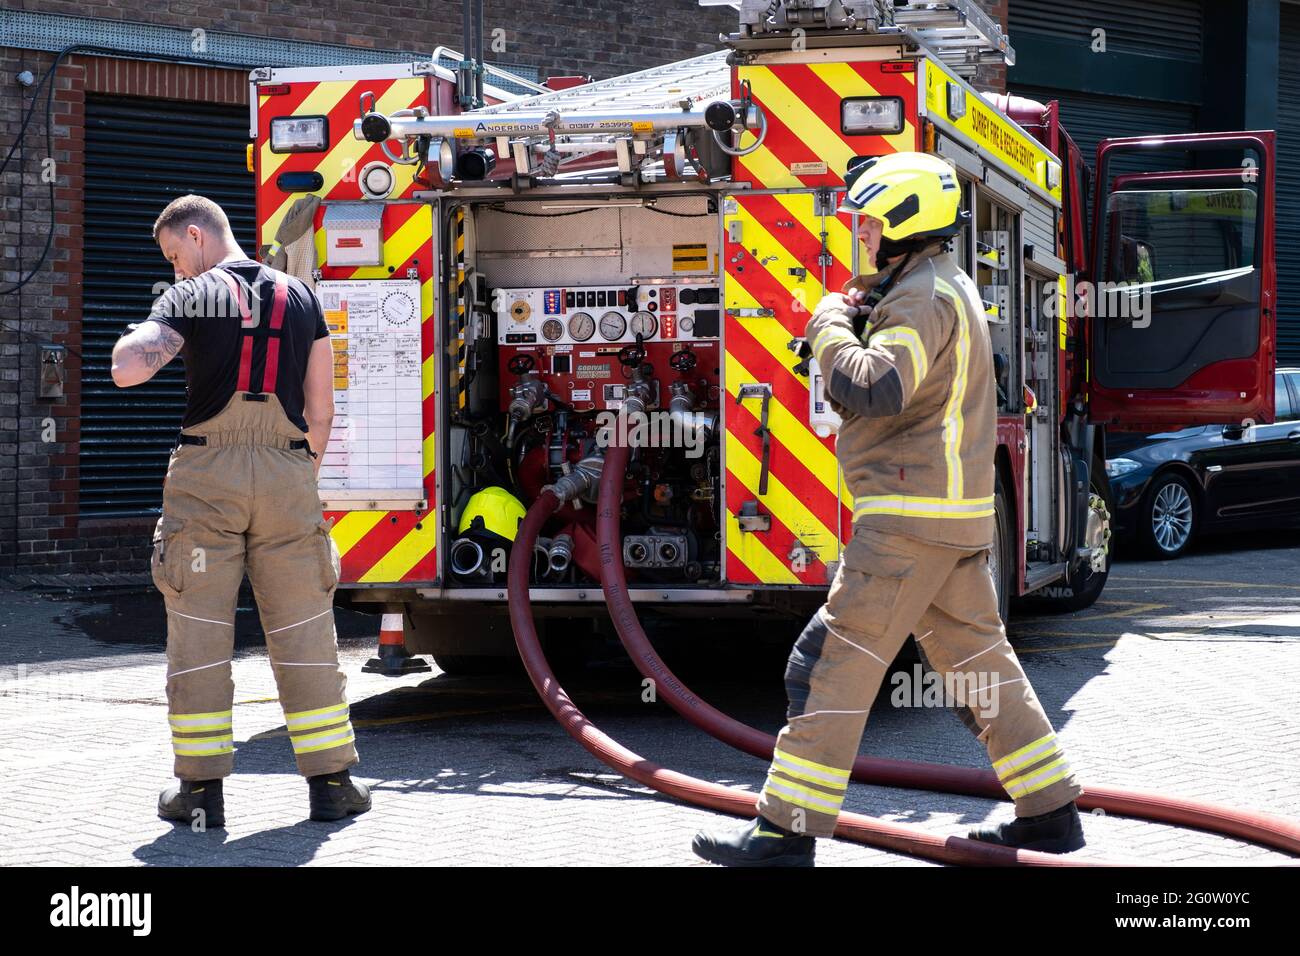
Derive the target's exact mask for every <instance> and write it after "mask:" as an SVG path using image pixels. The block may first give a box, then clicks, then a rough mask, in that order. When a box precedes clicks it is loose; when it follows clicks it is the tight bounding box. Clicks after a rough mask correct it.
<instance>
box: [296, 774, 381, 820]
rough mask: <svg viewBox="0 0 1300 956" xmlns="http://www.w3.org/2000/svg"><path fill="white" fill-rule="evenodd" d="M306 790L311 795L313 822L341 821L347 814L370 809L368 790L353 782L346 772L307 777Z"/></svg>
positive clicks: (362, 784) (361, 784) (363, 785)
mask: <svg viewBox="0 0 1300 956" xmlns="http://www.w3.org/2000/svg"><path fill="white" fill-rule="evenodd" d="M307 789H308V792H309V793H310V794H311V818H312V819H313V820H321V821H328V820H342V819H343V818H344V817H346V816H348V815H349V814H357V813H365V812H366V811H367V810H369V809H370V790H369V788H368V787H367V786H366V785H365V784H364V783H357V782H356V781H354V780H353V779H352V778H351V777H350V776H349V775H348V772H347V771H346V770H340V771H338V772H337V773H323V774H321V775H320V776H317V777H308V778H307Z"/></svg>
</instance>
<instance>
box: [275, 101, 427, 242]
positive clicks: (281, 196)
mask: <svg viewBox="0 0 1300 956" xmlns="http://www.w3.org/2000/svg"><path fill="white" fill-rule="evenodd" d="M432 82H435V81H432V80H429V79H427V78H423V77H411V78H406V79H382V80H361V81H355V82H354V81H352V80H325V81H322V82H297V83H288V84H280V86H287V87H288V92H287V93H279V94H275V95H271V96H267V95H263V96H261V97H259V99H258V106H257V126H258V130H257V149H256V155H257V176H258V186H257V222H258V242H259V244H265V243H269V242H271V241H272V240H273V239H274V238H275V231H276V229H278V228H279V226H280V221H281V220H282V219H283V218H284V216H285V214H286V213H287V212H288V211H289V207H290V206H292V205H293V203H294V201H295V200H297V199H298V198H300V197H301V196H304V195H308V194H307V193H284V192H281V191H280V189H279V188H278V187H277V186H276V184H275V180H276V177H277V176H279V175H280V173H284V172H318V173H320V174H321V178H322V179H324V181H325V182H324V185H323V187H322V188H321V189H319V190H317V191H316V192H315V193H314V195H318V196H320V197H322V198H323V199H335V200H344V199H361V198H362V194H361V186H360V184H359V182H358V175H359V174H360V172H361V168H362V167H363V166H365V165H366V164H367V163H369V162H372V161H374V160H383V161H384V162H386V163H389V162H390V161H389V160H388V159H387V157H385V156H384V153H383V150H382V149H381V148H380V147H379V144H377V143H367V142H365V141H364V140H359V139H357V138H356V137H354V136H353V135H352V121H353V120H355V119H357V118H358V117H359V116H360V115H361V114H360V97H361V94H362V93H367V92H369V93H374V94H375V105H376V109H378V110H379V111H380V112H382V113H391V112H393V111H395V110H399V109H409V108H411V107H414V106H425V107H428V106H430V97H431V92H430V83H432ZM280 116H324V117H326V118H327V122H328V126H329V148H328V150H327V151H326V152H323V153H273V152H271V120H272V119H275V118H276V117H280ZM390 165H391V168H392V170H393V177H394V183H393V192H392V194H391V196H390V198H391V199H401V198H404V197H408V196H410V194H411V193H412V192H413V191H414V190H416V189H418V188H420V187H419V186H418V184H416V183H415V182H414V175H415V167H414V166H401V165H395V164H391V163H390Z"/></svg>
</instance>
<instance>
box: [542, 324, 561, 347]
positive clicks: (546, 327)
mask: <svg viewBox="0 0 1300 956" xmlns="http://www.w3.org/2000/svg"><path fill="white" fill-rule="evenodd" d="M563 334H564V323H563V322H561V321H560V320H559V319H547V320H546V321H545V322H543V323H542V338H544V339H546V341H548V342H554V341H555V340H556V339H558V338H559V337H560V336H562V335H563Z"/></svg>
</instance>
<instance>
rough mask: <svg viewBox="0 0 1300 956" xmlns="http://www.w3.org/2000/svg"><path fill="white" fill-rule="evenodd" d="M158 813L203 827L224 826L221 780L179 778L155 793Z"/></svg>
mask: <svg viewBox="0 0 1300 956" xmlns="http://www.w3.org/2000/svg"><path fill="white" fill-rule="evenodd" d="M199 810H201V811H203V812H202V813H197V814H196V812H195V811H199ZM158 816H160V817H162V818H163V819H164V820H175V821H176V822H177V823H187V824H190V825H193V824H194V823H196V822H198V823H201V825H202V827H203V828H207V827H224V826H225V825H226V799H225V795H224V794H223V793H222V789H221V781H220V780H182V781H180V782H179V783H177V784H173V785H172V786H170V787H168V788H167V789H166V790H164V791H163V792H162V793H160V794H159V795H158Z"/></svg>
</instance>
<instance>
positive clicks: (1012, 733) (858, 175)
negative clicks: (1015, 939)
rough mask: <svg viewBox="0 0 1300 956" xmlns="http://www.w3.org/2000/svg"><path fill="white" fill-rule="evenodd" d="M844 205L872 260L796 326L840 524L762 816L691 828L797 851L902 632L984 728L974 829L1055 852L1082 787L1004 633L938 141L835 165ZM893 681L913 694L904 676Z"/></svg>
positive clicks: (758, 857)
mask: <svg viewBox="0 0 1300 956" xmlns="http://www.w3.org/2000/svg"><path fill="white" fill-rule="evenodd" d="M845 180H846V185H847V187H848V188H847V193H846V198H845V200H844V205H843V206H842V207H841V210H842V211H848V212H853V213H856V214H857V217H858V219H857V236H858V239H859V240H860V241H861V242H862V243H863V245H864V246H865V248H866V251H867V253H868V256H869V258H870V259H871V260H873V261H875V263H876V266H877V269H878V270H879V271H877V272H875V273H874V274H872V275H867V276H859V277H857V278H855V279H853V280H852V281H851V282H849V283H848V284H847V285H846V286H845V288H844V290H843V292H842V293H833V294H831V295H828V296H826V298H825V299H823V300H822V302H821V303H820V304H819V305H818V307H817V309H816V311H815V312H814V313H813V316H812V318H811V319H810V320H809V322H808V328H807V331H806V334H807V340H808V343H809V345H810V346H811V349H812V352H813V355H814V356H815V358H816V360H817V363H818V365H819V366H820V369H821V374H822V375H823V381H824V382H825V387H826V392H827V395H828V397H829V398H830V401H831V404H832V406H833V407H834V409H835V410H836V411H837V412H838V413H839V414H840V415H841V416H842V419H843V422H842V424H841V426H840V431H839V438H838V443H837V448H836V456H837V458H838V459H839V463H840V466H841V468H842V469H843V472H844V476H845V479H846V481H847V483H848V486H849V489H850V491H851V492H852V494H853V496H854V503H853V504H854V508H853V537H852V540H851V541H850V542H849V543H848V544H847V545H846V546H845V547H844V550H843V553H842V555H841V560H840V562H839V566H838V568H837V570H836V572H835V578H834V581H833V582H832V584H831V587H830V592H829V594H828V595H827V600H826V603H825V604H824V605H823V606H822V607H821V608H820V609H819V610H818V611H817V613H816V614H814V615H813V618H812V620H811V621H809V623H808V625H807V627H805V628H804V631H803V633H802V634H801V635H800V636H799V639H798V640H797V642H796V643H795V646H794V649H793V651H792V652H791V654H790V660H789V665H788V667H787V669H786V674H785V681H786V690H787V693H788V695H789V711H788V714H787V724H786V726H785V728H784V729H783V730H782V731H781V733H780V736H779V737H778V739H777V745H776V750H775V753H774V755H773V759H772V764H771V766H770V769H769V771H768V776H767V781H766V783H765V784H764V787H763V792H762V795H761V797H760V799H759V801H758V811H759V816H758V818H757V819H755V820H753V821H751V822H749V823H745V824H741V825H740V826H738V827H735V828H733V829H729V830H725V831H720V832H716V833H708V832H706V833H700V834H699V835H697V836H696V838H695V841H694V844H693V848H694V850H695V852H696V853H697V854H699V855H700V856H702V857H704V858H705V859H707V860H711V861H712V862H715V863H722V864H726V865H734V866H799V865H811V864H812V861H813V855H814V842H815V838H816V837H826V836H830V835H831V833H832V832H833V831H834V829H835V823H836V819H837V817H838V815H839V812H840V807H841V805H842V803H843V800H844V796H845V791H846V789H847V787H848V783H849V776H850V768H851V767H852V765H853V761H854V758H855V757H856V756H857V754H858V746H859V743H860V742H861V738H862V733H863V729H864V728H865V726H866V721H867V715H868V713H869V711H870V709H871V704H872V701H873V700H875V698H876V694H877V692H878V691H879V689H880V685H881V682H882V681H883V679H884V676H885V673H886V671H887V670H888V668H889V665H890V663H891V662H892V661H893V660H894V658H895V657H896V656H897V654H898V651H899V650H900V648H901V647H902V645H903V643H904V641H906V640H907V637H908V635H909V634H913V635H915V637H916V643H917V646H918V647H919V648H920V650H921V652H922V656H923V658H924V659H925V661H926V662H927V663H928V665H929V666H930V667H931V668H932V669H933V670H934V671H936V672H938V673H939V674H941V675H943V678H944V681H943V686H944V690H945V699H946V701H947V702H948V703H950V704H952V705H953V706H955V707H956V708H957V710H958V713H959V715H960V716H961V718H962V720H963V722H965V723H966V724H967V726H969V727H970V728H971V730H972V731H973V732H974V733H975V734H976V735H977V738H978V739H979V740H980V742H981V743H983V744H984V745H985V746H986V747H987V749H988V754H989V759H990V760H991V761H992V763H993V768H994V770H995V771H996V772H997V775H998V779H999V780H1000V781H1001V783H1002V786H1003V787H1004V788H1005V790H1006V792H1007V794H1008V795H1009V796H1010V797H1011V798H1012V799H1013V800H1014V801H1015V805H1016V817H1015V819H1014V820H1013V821H1010V822H1008V823H1003V824H1001V825H999V826H996V827H988V828H984V829H981V830H975V831H972V832H971V833H970V837H971V838H972V839H977V840H983V841H987V842H990V843H997V844H1001V845H1005V846H1013V847H1024V848H1029V849H1037V850H1045V851H1050V852H1067V851H1069V850H1073V849H1077V848H1078V847H1080V846H1082V845H1083V830H1082V826H1081V823H1080V820H1079V813H1078V810H1077V808H1076V806H1075V803H1074V801H1075V798H1076V797H1077V796H1078V795H1079V794H1080V793H1081V792H1082V791H1081V788H1080V787H1079V786H1078V784H1077V783H1076V782H1075V778H1074V774H1073V773H1072V771H1071V769H1070V765H1069V762H1068V761H1067V760H1066V758H1065V754H1064V752H1063V750H1062V748H1061V745H1060V743H1059V741H1058V740H1057V737H1056V734H1055V733H1054V732H1053V730H1052V725H1051V723H1050V722H1049V721H1048V719H1047V716H1046V715H1045V714H1044V713H1043V708H1042V706H1041V705H1040V704H1039V702H1038V698H1037V697H1036V696H1035V694H1034V691H1033V688H1032V687H1030V685H1029V681H1028V679H1027V678H1026V676H1025V673H1024V671H1023V669H1022V668H1021V666H1020V663H1019V661H1018V660H1017V659H1016V655H1015V652H1014V651H1013V650H1012V649H1011V646H1010V644H1009V643H1008V642H1007V638H1006V632H1005V630H1004V628H1003V624H1002V620H1001V618H1000V617H999V614H998V600H997V594H996V591H995V589H994V583H993V579H992V576H991V575H990V573H989V564H988V561H989V548H990V546H991V545H992V543H993V531H994V523H993V522H994V518H993V515H994V503H993V498H994V461H993V455H994V448H995V446H996V432H995V426H996V412H997V409H996V398H995V392H994V388H995V385H994V376H993V355H992V347H991V344H990V340H989V333H988V329H987V328H986V326H985V323H984V319H983V316H984V309H983V306H982V303H981V300H980V296H979V294H978V292H977V290H976V288H975V286H974V284H973V283H972V282H971V280H970V279H969V277H967V276H966V274H965V273H963V272H962V270H961V269H960V268H959V267H958V265H957V263H956V261H955V260H954V259H953V257H952V256H951V255H950V254H949V253H948V251H947V249H946V243H947V241H948V240H949V239H951V238H952V237H954V236H956V235H957V234H958V233H959V232H960V231H961V230H962V229H963V228H964V227H965V225H966V222H967V218H968V217H967V214H966V213H964V212H962V211H961V209H960V197H961V189H960V185H959V183H958V181H957V177H956V175H955V173H954V172H953V169H952V167H950V166H949V165H948V164H947V163H945V162H944V161H943V160H941V159H938V158H937V157H934V156H929V155H926V154H923V153H895V154H892V155H889V156H883V157H879V158H873V159H869V160H867V161H866V162H864V163H861V164H860V165H858V166H857V167H855V168H852V169H850V170H849V172H848V174H847V175H846V177H845ZM907 699H908V700H910V699H912V695H911V694H908V695H907Z"/></svg>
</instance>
